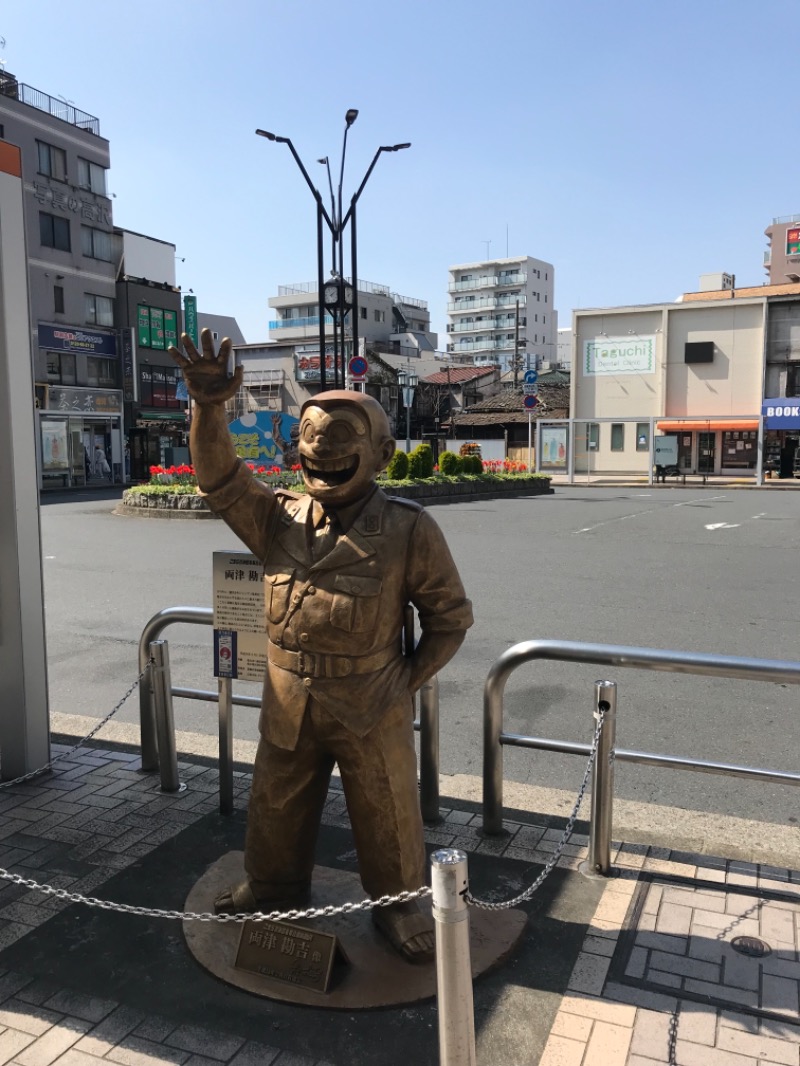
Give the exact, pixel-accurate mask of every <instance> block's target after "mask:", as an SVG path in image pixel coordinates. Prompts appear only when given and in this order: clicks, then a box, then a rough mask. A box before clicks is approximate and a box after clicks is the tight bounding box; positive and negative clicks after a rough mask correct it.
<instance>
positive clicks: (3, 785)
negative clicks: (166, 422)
mask: <svg viewBox="0 0 800 1066" xmlns="http://www.w3.org/2000/svg"><path fill="white" fill-rule="evenodd" d="M154 664H155V659H153V658H152V657H151V658H150V659H148V660H147V664H146V665H145V668H144V670H142V672H141V673H140V674H139V676H138V677H137V678H136V680H135V681H134V683H133V684H132V685H131V687H130V688H129V689H128V691H127V692H126V693H125V695H124V696H123V697H122V699H121V700H120V701H119V703H118V704H117V705H116V707H114V709H113V710H111V711H109V712H108V714H107V715H106V716H105V718H103V720H102V721H100V722H98V723H97V725H96V726H95V727H94V729H93V730H92V731H91V732H90V733H87V734H86V736H85V737H84V738H83V739H82V740H79V741H78V743H77V744H75V745H73V747H71V748H70V749H69V750H68V751H64V752H62V753H61V754H60V755H56V756H55V757H54V758H52V759H51V760H50V761H49V762H47V763H45V764H44V766H40V767H39V768H38V769H37V770H31V771H30V772H29V773H27V774H23V775H22V777H15V778H14V780H13V781H0V789H3V788H11V786H12V785H21V784H23V782H25V781H30V780H32V779H33V778H34V777H38V776H39V774H44V773H46V772H47V771H48V770H50V769H52V768H53V766H55V764H56V763H57V762H61V760H62V759H67V758H69V756H70V755H72V754H73V753H74V752H76V751H77V750H78V748H80V747H81V745H83V744H85V743H86V741H87V740H91V739H92V737H93V736H94V735H95V733H99V732H100V730H101V729H102V728H103V726H104V725H105V724H106V722H110V721H111V719H112V718H113V717H114V715H115V714H116V713H117V711H118V710H119V709H120V707H121V706H122V705H123V703H124V702H125V701H126V700H127V699H128V697H129V696H130V695H131V693H132V692H134V691H135V690H136V688H137V687H138V685H139V684H140V682H141V680H142V678H143V677H144V675H145V674H146V673H147V671H148V670H149V669H150V667H151V666H153V665H154Z"/></svg>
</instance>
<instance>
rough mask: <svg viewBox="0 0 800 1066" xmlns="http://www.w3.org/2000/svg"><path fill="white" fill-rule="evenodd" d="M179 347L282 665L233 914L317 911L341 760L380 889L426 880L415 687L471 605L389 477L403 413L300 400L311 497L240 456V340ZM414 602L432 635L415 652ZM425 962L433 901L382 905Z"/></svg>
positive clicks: (198, 435) (368, 403) (394, 936)
mask: <svg viewBox="0 0 800 1066" xmlns="http://www.w3.org/2000/svg"><path fill="white" fill-rule="evenodd" d="M182 341H183V346H184V349H185V351H186V353H187V354H186V355H185V356H184V355H181V354H180V352H178V350H177V349H176V348H171V349H170V353H171V355H172V357H173V359H174V360H175V362H176V363H177V364H178V365H179V366H180V367H181V368H182V370H183V373H184V377H185V379H186V384H187V387H188V390H189V393H190V394H191V396H192V398H193V399H194V401H195V405H196V406H195V412H194V417H193V420H192V427H191V442H190V443H191V453H192V460H193V462H194V465H195V469H196V471H197V478H198V482H199V485H200V488H201V490H202V491H203V492H204V493H205V497H206V501H207V502H208V505H209V506H210V507H211V508H212V510H214V511H216V512H218V513H219V514H220V516H221V517H222V518H223V519H224V520H225V521H226V522H227V524H228V525H229V526H230V528H231V529H232V530H233V531H234V532H235V533H236V534H237V536H239V537H240V538H241V540H242V541H244V543H245V544H246V545H247V547H248V548H249V549H250V551H251V552H253V553H254V554H255V555H256V556H258V557H259V558H260V559H262V560H263V561H264V590H265V595H266V609H267V629H268V634H267V635H268V645H267V652H268V668H267V672H266V677H265V681H264V695H263V700H262V709H261V717H260V721H259V731H260V734H261V739H260V742H259V746H258V751H257V753H256V758H255V764H254V767H253V785H252V790H251V794H250V808H249V812H248V821H247V834H246V841H245V871H246V874H247V879H246V880H245V881H244V882H242V883H241V884H238V885H234V886H233V887H232V888H230V889H229V890H228V891H227V892H224V893H223V894H222V895H221V896H219V897H218V899H217V900H216V903H215V906H216V909H217V912H218V913H236V912H239V911H255V910H272V909H277V908H284V907H300V906H302V905H303V904H304V903H305V902H306V901H307V899H308V895H309V888H310V881H311V874H312V871H313V867H314V849H315V844H316V838H317V833H318V830H319V825H320V819H321V815H322V809H323V805H324V803H325V798H326V795H327V790H328V783H329V780H330V775H331V772H332V770H333V767H334V765H335V764H338V766H339V771H340V773H341V778H342V785H343V788H344V794H345V798H346V801H347V809H348V812H349V815H350V821H351V824H352V827H353V834H354V836H355V843H356V851H357V854H358V863H359V872H360V875H361V881H362V884H363V886H364V889H365V890H366V892H367V893H368V894H369V895H370V896H371V897H372V898H373V899H374V898H377V897H379V896H382V895H387V894H391V895H394V894H396V893H398V892H400V891H403V890H406V891H413V890H414V889H416V888H419V887H420V886H421V885H423V884H424V883H425V874H426V864H425V852H424V845H423V831H422V817H421V814H420V807H419V794H418V789H417V763H416V754H415V750H414V736H413V721H412V716H413V711H412V694H413V693H414V692H416V691H417V689H419V688H420V686H421V685H422V684H423V682H424V681H426V680H427V679H428V678H430V677H432V676H433V675H434V674H435V673H437V671H439V670H440V669H441V668H442V667H443V666H444V665H445V663H446V662H448V660H449V659H451V658H452V656H453V655H454V654H455V653H456V651H457V649H458V648H459V646H460V645H461V643H462V641H463V639H464V635H465V633H466V630H467V629H468V628H469V626H470V625H471V624H472V608H471V605H470V602H469V600H468V599H467V598H466V596H465V594H464V588H463V586H462V584H461V579H460V578H459V575H458V572H457V570H456V568H455V564H454V563H453V560H452V557H451V555H450V552H449V550H448V548H447V544H446V543H445V540H444V537H443V535H442V533H441V531H440V529H439V527H438V526H437V525H436V523H435V522H434V520H433V519H432V518H431V517H430V515H429V514H428V512H427V511H425V510H424V509H423V508H421V507H420V506H419V505H417V504H415V503H412V502H410V501H406V500H399V499H393V498H391V497H387V496H386V495H385V494H384V493H383V492H382V491H381V490H380V489H379V488H378V486H377V484H376V482H375V477H376V475H377V474H378V473H379V472H380V471H381V470H383V469H384V468H385V467H386V465H387V464H388V462H389V460H390V459H391V457H392V455H393V454H394V450H395V441H394V440H393V439H392V436H391V432H390V428H389V421H388V419H387V417H386V414H385V412H384V410H383V408H382V407H381V406H380V404H379V403H378V402H377V400H375V399H373V398H372V397H370V396H368V395H366V393H360V392H347V391H330V392H323V393H320V394H319V395H317V396H315V397H314V398H313V399H310V400H308V401H306V403H305V404H304V405H303V407H302V410H301V413H300V441H299V452H300V461H301V464H302V468H303V480H304V482H305V485H306V489H307V492H306V493H305V494H302V495H301V494H298V493H293V492H288V491H285V490H282V489H277V490H273V489H271V488H270V487H268V486H267V485H265V484H264V483H263V482H260V481H258V480H257V479H256V478H254V477H253V475H252V473H251V472H250V470H249V469H248V467H247V466H246V465H245V463H243V462H242V461H241V460H239V459H238V458H237V456H236V453H235V451H234V447H233V443H232V441H231V436H230V433H229V432H228V424H227V418H226V413H225V406H224V405H225V401H226V400H228V399H229V398H230V397H232V396H233V395H234V394H235V392H236V391H237V389H238V388H239V385H240V383H241V379H242V370H241V367H240V368H238V369H237V370H236V372H235V373H234V375H233V377H229V375H228V363H229V357H230V350H231V342H230V341H229V340H228V339H227V338H226V339H225V340H223V341H222V343H221V344H220V348H219V353H218V354H216V355H215V353H214V345H213V341H212V338H211V333H210V332H209V331H208V330H205V329H204V330H203V332H202V335H201V347H202V354H201V353H198V351H197V349H196V348H195V346H194V344H193V343H192V341H191V340H190V339H189V338H188V337H187V336H186V334H184V335H183V338H182ZM409 602H410V603H412V604H413V605H414V607H416V609H417V612H418V615H419V623H420V630H421V636H420V640H419V643H418V645H417V647H416V649H415V651H414V653H413V654H412V655H410V656H409V657H405V656H404V655H403V652H402V647H401V632H402V627H403V612H404V608H405V606H406V604H408V603H409ZM372 915H373V919H374V921H375V924H376V925H377V927H378V928H379V930H380V931H381V932H382V933H383V934H384V936H385V937H386V938H387V939H388V940H389V942H390V943H391V944H392V945H393V946H394V947H395V948H396V949H397V950H398V951H399V952H400V953H401V954H402V955H403V956H404V957H405V958H406V959H408V960H410V961H413V962H427V961H429V960H430V959H431V958H432V957H433V948H434V939H433V925H432V921H431V919H430V917H429V915H427V914H425V913H424V912H423V911H422V909H421V908H420V907H419V905H418V904H417V903H416V902H411V903H403V904H393V905H392V906H390V907H379V908H375V909H373V911H372Z"/></svg>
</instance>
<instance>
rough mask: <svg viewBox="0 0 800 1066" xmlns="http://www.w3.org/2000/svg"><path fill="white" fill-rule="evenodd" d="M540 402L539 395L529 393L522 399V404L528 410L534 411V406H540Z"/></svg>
mask: <svg viewBox="0 0 800 1066" xmlns="http://www.w3.org/2000/svg"><path fill="white" fill-rule="evenodd" d="M538 404H539V397H538V396H533V395H528V396H524V397H523V399H522V406H523V407H524V408H525V410H526V411H532V410H533V408H534V407H537V406H538Z"/></svg>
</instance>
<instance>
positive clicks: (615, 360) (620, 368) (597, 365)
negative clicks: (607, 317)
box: [583, 335, 656, 377]
mask: <svg viewBox="0 0 800 1066" xmlns="http://www.w3.org/2000/svg"><path fill="white" fill-rule="evenodd" d="M655 369H656V338H655V336H654V335H653V336H649V337H598V338H595V339H594V340H591V341H584V342H583V373H584V375H585V376H586V377H598V376H600V375H602V374H653V373H655Z"/></svg>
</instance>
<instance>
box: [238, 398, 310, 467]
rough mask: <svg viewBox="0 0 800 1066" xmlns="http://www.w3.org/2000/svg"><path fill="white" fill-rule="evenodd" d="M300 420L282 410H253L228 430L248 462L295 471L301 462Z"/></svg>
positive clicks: (239, 453) (239, 452)
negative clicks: (299, 451)
mask: <svg viewBox="0 0 800 1066" xmlns="http://www.w3.org/2000/svg"><path fill="white" fill-rule="evenodd" d="M299 425H300V422H299V420H298V419H297V418H295V417H294V416H293V415H284V414H281V413H280V411H258V412H257V413H256V412H250V413H248V414H246V415H242V417H241V418H237V419H236V421H235V422H231V423H230V425H229V426H228V429H229V430H230V431H231V436H232V437H233V446H234V447H235V448H236V454H237V455H238V456H239V457H240V458H241V459H244V460H245V462H249V463H255V465H256V467H259V466H266V467H270V466H282V467H283V468H284V470H291V468H292V467H293V466H297V465H298V464H299V463H300V455H299V453H298V450H297V439H298V430H297V429H295V430H294V436H293V435H292V429H293V428H294V427H295V426H297V427H299Z"/></svg>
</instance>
